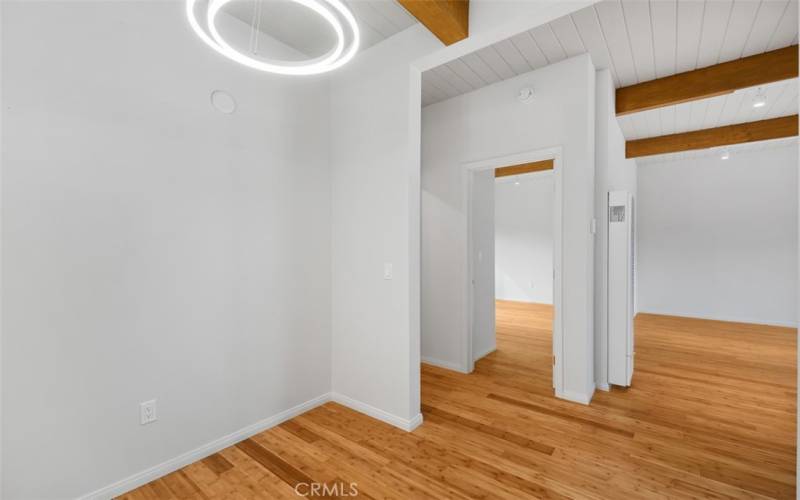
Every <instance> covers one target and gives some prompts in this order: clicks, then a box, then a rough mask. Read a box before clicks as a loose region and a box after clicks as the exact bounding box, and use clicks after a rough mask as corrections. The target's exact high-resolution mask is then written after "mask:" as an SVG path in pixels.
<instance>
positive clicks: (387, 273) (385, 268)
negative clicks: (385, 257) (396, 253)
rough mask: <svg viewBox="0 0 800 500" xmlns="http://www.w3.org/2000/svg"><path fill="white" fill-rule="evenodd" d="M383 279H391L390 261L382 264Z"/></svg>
mask: <svg viewBox="0 0 800 500" xmlns="http://www.w3.org/2000/svg"><path fill="white" fill-rule="evenodd" d="M383 279H385V280H390V279H392V264H391V263H390V262H387V263H386V264H384V265H383Z"/></svg>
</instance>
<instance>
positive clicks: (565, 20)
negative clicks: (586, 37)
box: [550, 16, 587, 57]
mask: <svg viewBox="0 0 800 500" xmlns="http://www.w3.org/2000/svg"><path fill="white" fill-rule="evenodd" d="M550 27H551V28H552V29H553V33H555V35H556V38H558V41H559V42H560V43H561V47H563V48H564V52H566V53H567V57H572V56H577V55H578V54H583V53H584V52H587V50H586V47H584V45H583V40H581V36H580V34H578V29H577V28H576V27H575V23H574V22H573V21H572V17H571V16H564V17H559V18H558V19H556V20H554V21H553V22H551V23H550Z"/></svg>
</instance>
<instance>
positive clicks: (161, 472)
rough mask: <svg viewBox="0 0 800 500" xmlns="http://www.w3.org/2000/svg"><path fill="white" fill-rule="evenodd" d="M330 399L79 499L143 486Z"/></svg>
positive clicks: (101, 498)
mask: <svg viewBox="0 0 800 500" xmlns="http://www.w3.org/2000/svg"><path fill="white" fill-rule="evenodd" d="M330 400H331V394H330V393H325V394H322V395H320V396H317V397H316V398H314V399H310V400H308V401H306V402H305V403H300V404H299V405H297V406H293V407H292V408H289V409H288V410H284V411H282V412H280V413H278V414H275V415H273V416H271V417H268V418H265V419H264V420H261V421H259V422H256V423H254V424H251V425H248V426H247V427H244V428H243V429H239V430H238V431H235V432H233V433H231V434H228V435H227V436H223V437H221V438H219V439H215V440H214V441H211V442H210V443H206V444H204V445H203V446H201V447H199V448H195V449H194V450H191V451H188V452H186V453H184V454H182V455H179V456H177V457H175V458H172V459H170V460H167V461H166V462H163V463H160V464H158V465H156V466H154V467H150V468H149V469H146V470H143V471H141V472H138V473H136V474H134V475H132V476H129V477H127V478H125V479H122V480H121V481H118V482H116V483H114V484H111V485H109V486H105V487H103V488H100V489H99V490H96V491H93V492H92V493H89V494H87V495H84V496H82V497H80V500H108V499H111V498H114V497H116V496H119V495H122V494H124V493H127V492H129V491H131V490H134V489H136V488H138V487H139V486H143V485H145V484H147V483H149V482H151V481H154V480H156V479H158V478H160V477H163V476H166V475H167V474H170V473H172V472H175V471H176V470H178V469H180V468H183V467H185V466H187V465H189V464H191V463H194V462H197V461H198V460H202V459H204V458H206V457H207V456H209V455H213V454H214V453H217V452H218V451H220V450H224V449H225V448H228V447H229V446H232V445H234V444H236V443H238V442H240V441H243V440H245V439H247V438H249V437H251V436H254V435H256V434H258V433H259V432H263V431H265V430H267V429H269V428H272V427H275V426H276V425H280V424H282V423H283V422H285V421H287V420H290V419H292V418H294V417H296V416H298V415H300V414H302V413H305V412H307V411H309V410H313V409H314V408H316V407H317V406H320V405H323V404H325V403H327V402H328V401H330Z"/></svg>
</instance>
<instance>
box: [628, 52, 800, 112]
mask: <svg viewBox="0 0 800 500" xmlns="http://www.w3.org/2000/svg"><path fill="white" fill-rule="evenodd" d="M797 67H798V63H797V45H792V46H791V47H785V48H783V49H778V50H772V51H770V52H765V53H763V54H758V55H755V56H749V57H744V58H742V59H736V60H735V61H730V62H726V63H722V64H716V65H714V66H709V67H707V68H701V69H696V70H694V71H687V72H685V73H678V74H677V75H672V76H667V77H664V78H658V79H656V80H650V81H649V82H643V83H639V84H636V85H631V86H629V87H622V88H619V89H617V115H618V116H619V115H626V114H629V113H636V112H639V111H645V110H648V109H654V108H660V107H663V106H669V105H672V104H679V103H682V102H689V101H695V100H697V99H705V98H707V97H714V96H718V95H723V94H729V93H731V92H734V91H736V90H739V89H744V88H748V87H755V86H758V85H765V84H767V83H772V82H777V81H781V80H788V79H789V78H796V77H797Z"/></svg>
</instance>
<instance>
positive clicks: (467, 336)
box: [461, 146, 564, 394]
mask: <svg viewBox="0 0 800 500" xmlns="http://www.w3.org/2000/svg"><path fill="white" fill-rule="evenodd" d="M561 157H562V148H561V146H555V147H549V148H544V149H536V150H530V151H524V152H520V153H515V154H511V155H506V156H498V157H493V158H486V159H483V160H477V161H471V162H464V163H462V164H461V168H462V171H463V172H464V174H465V175H464V176H463V179H464V189H463V193H464V207H466V211H467V217H466V225H467V227H466V233H467V245H466V259H467V260H466V262H467V273H465V274H466V276H467V279H466V280H465V282H464V284H463V287H464V294H465V298H466V304H467V307H466V318H464V319H465V324H466V325H467V328H466V331H464V332H463V335H462V342H461V355H462V357H461V368H462V371H463V372H465V373H471V372H472V371H473V370H474V369H475V358H474V353H473V352H472V337H473V302H474V288H473V286H472V281H473V279H474V276H473V273H474V269H473V250H472V245H473V235H472V187H473V184H474V180H475V174H476V173H477V172H480V171H484V170H494V169H496V168H502V167H507V166H509V165H519V164H523V163H533V162H537V161H542V160H549V159H552V160H553V184H554V187H555V193H554V207H553V357H554V364H553V388H554V389H555V390H556V394H560V393H561V392H562V391H563V387H564V364H563V360H564V336H563V329H562V325H563V321H562V318H563V314H564V310H563V309H564V308H563V303H564V301H563V300H562V286H561V283H562V280H561V274H562V267H561V263H562V260H563V232H562V224H563V204H562V203H563V196H562V194H563V184H562V179H561V166H562V160H561Z"/></svg>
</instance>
